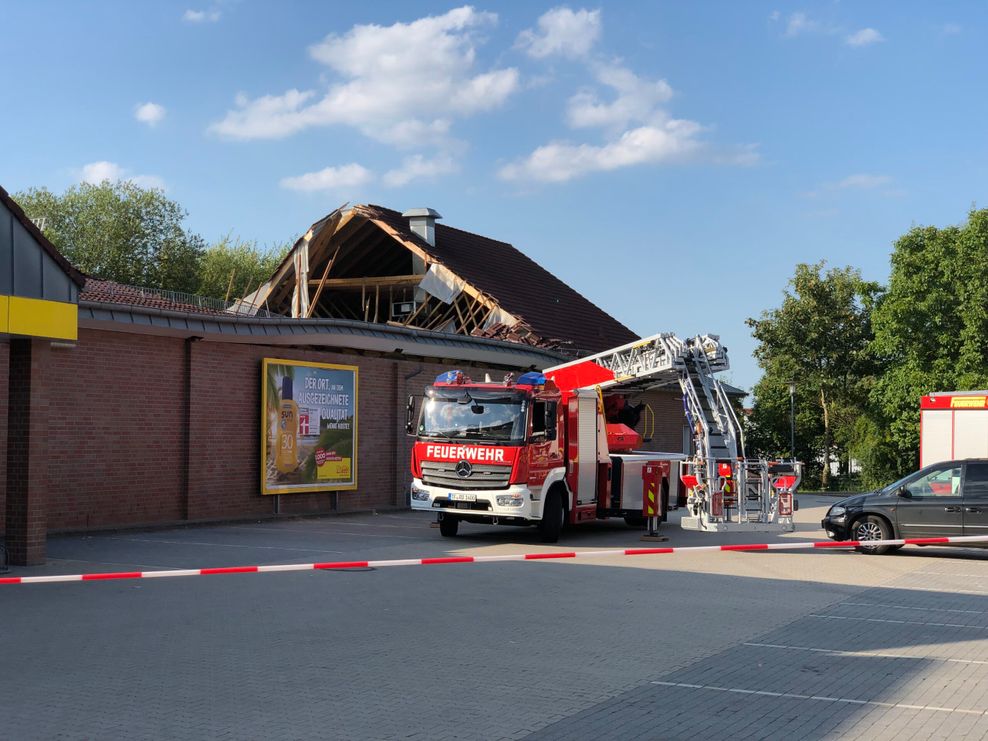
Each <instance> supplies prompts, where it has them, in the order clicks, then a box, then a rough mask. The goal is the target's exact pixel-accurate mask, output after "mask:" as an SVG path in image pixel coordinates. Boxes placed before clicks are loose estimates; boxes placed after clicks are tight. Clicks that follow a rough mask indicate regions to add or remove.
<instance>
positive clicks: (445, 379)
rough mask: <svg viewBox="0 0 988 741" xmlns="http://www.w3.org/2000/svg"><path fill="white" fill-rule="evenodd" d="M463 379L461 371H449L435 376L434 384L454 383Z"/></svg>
mask: <svg viewBox="0 0 988 741" xmlns="http://www.w3.org/2000/svg"><path fill="white" fill-rule="evenodd" d="M461 378H463V371H458V370H451V371H446V372H445V373H440V374H439V375H438V376H436V383H456V382H457V381H459V380H460V379H461Z"/></svg>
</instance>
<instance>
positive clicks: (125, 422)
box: [0, 189, 683, 564]
mask: <svg viewBox="0 0 988 741" xmlns="http://www.w3.org/2000/svg"><path fill="white" fill-rule="evenodd" d="M377 216H380V217H381V218H384V217H386V220H387V221H388V223H389V224H390V226H391V228H392V229H393V230H394V231H396V232H399V231H401V229H402V224H401V223H400V221H399V220H400V218H401V217H400V216H399V215H398V214H397V212H391V211H384V210H380V211H379V213H378V214H377ZM375 228H376V227H375ZM447 229H449V231H445V230H447ZM444 232H445V233H446V235H447V236H448V237H449V240H450V242H449V245H448V246H447V250H446V252H442V250H443V248H444V245H443V235H444ZM454 232H455V234H454ZM408 234H411V235H412V236H411V237H409V236H408ZM408 234H404V235H401V236H402V238H403V239H408V240H409V241H411V242H413V243H415V240H416V239H418V237H416V236H415V233H414V232H411V230H409V231H408ZM465 234H468V233H466V232H459V230H452V229H450V228H448V227H442V228H440V229H438V230H437V234H436V237H435V244H434V245H429V249H430V250H432V251H434V252H436V253H438V254H442V255H443V256H444V258H445V259H446V262H444V265H445V266H446V267H447V268H449V265H450V264H455V263H456V262H457V259H460V260H461V263H460V264H461V266H466V267H463V271H464V272H469V271H470V270H471V269H472V268H470V267H469V265H470V263H469V259H470V255H471V243H470V241H469V240H467V241H466V243H464V239H466V238H464V237H463V236H462V235H465ZM470 236H472V237H473V238H474V239H475V240H482V241H483V242H482V246H483V247H484V248H486V249H491V247H490V244H488V243H492V240H486V238H482V237H476V235H470ZM357 238H359V239H360V240H361V243H366V240H367V233H366V231H365V232H364V233H363V234H358V235H357ZM457 240H458V242H457V244H456V246H455V248H454V247H453V245H452V242H453V241H457ZM420 241H422V242H423V244H427V242H425V240H424V239H422V240H420ZM473 244H475V245H476V244H477V243H476V242H474V243H473ZM496 244H498V245H504V243H496ZM337 246H338V245H337ZM504 248H510V249H511V250H512V251H514V252H517V251H516V250H514V248H513V247H511V246H510V245H505V246H504ZM504 248H499V249H504ZM334 249H336V248H334ZM424 250H425V248H423V251H424ZM343 251H344V252H345V248H344V250H343ZM454 252H456V254H457V255H459V258H454V259H450V255H452V254H453V253H454ZM517 254H518V255H519V256H520V257H518V258H515V259H516V260H517V264H516V268H515V269H517V270H519V271H522V272H524V271H525V270H531V271H534V272H536V273H537V277H539V278H540V279H541V280H540V281H538V282H536V283H535V284H530V283H526V280H529V279H530V276H526V275H524V274H519V275H518V276H517V277H516V278H515V279H514V280H510V279H505V278H504V276H498V278H497V279H487V280H486V281H485V277H484V275H483V274H482V273H480V272H478V273H471V274H470V276H469V280H466V279H464V283H465V284H468V285H470V286H471V288H472V289H473V290H474V293H473V294H472V295H471V296H470V298H471V300H472V301H477V302H478V305H480V306H486V307H488V308H489V309H491V314H492V316H496V317H499V318H504V317H505V316H508V315H510V316H511V317H513V318H516V319H518V318H523V320H524V321H525V323H526V325H527V326H528V328H529V330H532V328H533V327H534V328H535V329H534V330H533V331H532V332H530V333H528V334H527V336H528V337H529V338H531V336H532V334H535V335H536V336H537V337H538V338H541V337H542V335H543V334H549V333H551V334H552V336H553V338H554V340H555V341H554V342H553V343H552V344H551V345H549V343H546V342H534V343H532V341H531V339H529V342H528V343H526V342H525V341H524V339H522V341H515V342H509V341H504V340H503V339H492V338H490V337H484V336H476V334H485V333H487V334H495V335H496V334H497V333H498V332H501V333H502V336H509V335H510V331H509V330H506V329H505V327H504V323H503V322H495V323H493V324H487V326H486V327H484V326H480V325H481V324H482V323H481V322H480V321H479V320H478V321H477V322H474V324H475V325H476V326H475V327H474V329H475V330H476V329H478V328H479V330H480V331H475V332H472V333H471V334H466V333H464V332H462V331H458V330H457V329H453V330H452V331H451V329H450V327H448V326H447V327H445V328H444V329H445V331H436V330H428V329H423V328H420V327H415V326H414V325H412V326H409V325H408V324H403V323H401V322H396V321H387V320H384V321H382V318H383V317H382V312H381V311H379V310H378V306H377V304H375V305H374V310H375V314H376V316H375V317H373V318H370V317H368V318H367V320H366V321H365V320H363V318H362V319H360V320H358V319H353V318H350V319H347V318H341V317H340V316H331V315H328V314H329V313H330V312H323V313H322V315H321V316H320V315H319V314H315V315H310V316H309V318H299V317H295V318H293V317H291V316H276V315H271V314H270V313H269V312H266V311H264V310H263V309H261V308H260V307H261V305H263V302H259V303H258V302H250V303H249V304H245V303H244V302H240V303H238V304H237V305H236V306H235V307H233V309H234V310H231V307H222V306H214V305H210V302H208V301H200V300H198V299H194V298H191V297H184V296H176V295H169V294H167V293H164V292H160V291H147V290H142V289H137V288H132V287H127V286H121V285H119V284H114V283H110V282H107V281H100V280H95V279H92V278H86V277H85V276H82V275H81V274H80V273H79V272H78V271H76V270H74V269H73V268H72V267H71V266H70V265H69V264H68V263H67V262H66V261H65V260H64V258H62V257H61V256H60V255H59V254H58V252H57V250H56V249H55V248H54V247H53V246H52V245H51V244H50V243H49V242H48V240H46V239H45V238H44V236H43V235H42V234H41V233H40V231H39V230H38V229H37V228H35V227H34V225H33V224H32V223H31V222H30V220H29V219H28V218H27V217H26V215H25V214H24V213H23V212H22V211H21V209H20V208H19V207H18V206H17V204H16V203H14V202H13V201H12V200H11V199H10V198H9V197H8V196H7V194H6V192H4V191H3V190H2V189H0V300H2V299H8V300H7V301H2V302H0V317H3V321H4V323H3V324H0V384H2V385H0V533H4V535H5V541H6V546H7V549H8V551H9V555H10V559H11V562H12V563H21V564H32V563H41V562H43V561H44V558H45V536H46V533H48V532H52V531H64V530H78V529H92V528H105V527H118V526H136V525H158V524H169V523H181V522H201V521H208V520H219V519H236V518H248V517H250V518H254V517H268V516H274V515H296V514H303V513H338V512H348V511H354V510H370V509H388V508H402V507H405V506H406V492H407V487H408V483H409V480H410V475H409V473H408V459H409V455H410V449H411V440H410V439H409V438H407V437H406V436H405V433H404V407H405V399H406V398H407V396H408V395H409V394H417V393H421V391H422V389H423V387H424V386H425V385H426V384H427V383H429V382H431V380H432V379H433V378H434V377H435V376H436V375H437V374H438V373H439V372H441V371H443V370H448V369H449V368H450V367H457V368H464V369H466V370H467V372H468V373H470V374H474V375H479V376H482V375H483V374H484V373H485V372H488V371H489V372H491V373H492V375H493V374H495V373H498V374H503V373H504V372H505V371H508V370H510V371H518V370H527V369H530V368H533V367H534V368H544V367H547V366H550V365H554V364H556V363H559V362H562V361H564V360H566V359H567V358H568V357H569V356H570V355H571V354H572V352H573V350H572V347H573V345H574V343H576V344H578V345H580V348H579V349H580V350H582V351H583V352H586V351H587V350H588V349H593V350H598V349H603V348H605V347H608V346H613V345H617V344H621V343H623V342H627V341H629V339H634V337H635V336H634V334H633V333H631V331H630V330H628V329H627V328H626V327H623V325H620V324H619V323H618V322H617V321H616V320H614V319H613V318H611V317H610V316H608V315H607V314H606V313H604V312H603V311H601V310H600V309H599V308H597V307H596V306H594V305H593V304H592V303H590V302H589V301H587V300H586V299H585V298H583V297H582V296H580V295H579V294H577V293H576V292H575V291H573V290H572V289H571V288H569V287H568V286H565V284H562V283H561V282H560V281H558V279H556V278H554V277H552V276H551V275H550V274H548V273H547V272H546V271H544V269H542V268H541V267H539V266H537V265H535V263H532V262H531V261H530V260H528V258H525V257H524V256H523V255H521V253H517ZM397 257H400V256H396V262H395V267H394V270H393V271H392V273H391V274H390V276H386V277H394V276H395V275H398V277H403V274H401V273H400V271H402V270H405V269H406V268H405V266H404V265H401V264H398V262H397ZM25 266H29V267H25ZM30 266H34V267H36V268H37V269H34V267H30ZM310 266H311V263H310ZM532 266H534V267H532ZM360 267H361V264H360V263H354V270H358V269H360ZM450 269H451V268H450ZM394 271H399V272H398V273H395V272H394ZM312 272H313V273H315V272H316V270H313V271H312ZM407 272H408V273H409V274H413V273H414V271H412V270H410V269H409V270H408V271H407ZM425 272H428V267H426V268H424V269H423V266H422V265H419V266H418V273H417V274H418V275H419V277H420V278H421V277H422V275H424V273H425ZM5 273H6V274H7V277H8V278H12V279H13V280H7V282H6V283H5V282H2V281H3V280H5V279H4V277H3V276H4V274H5ZM286 273H290V271H285V270H283V271H282V277H284V276H285V274H286ZM326 273H328V270H327V271H326ZM543 274H544V275H548V276H549V277H550V278H551V280H548V279H545V278H544V276H543ZM340 275H342V277H340V278H337V280H340V281H347V280H349V281H351V283H349V284H346V285H344V284H343V283H337V284H334V287H340V288H346V289H347V290H349V291H351V293H352V292H353V291H354V289H353V286H355V285H357V284H358V283H359V280H363V281H365V284H366V285H364V287H363V288H362V289H361V290H360V293H361V304H359V306H364V307H366V308H365V312H367V311H369V307H370V303H369V302H367V301H366V296H367V285H370V286H374V285H375V283H374V278H380V277H381V276H375V275H371V276H367V275H354V274H353V271H351V272H350V273H349V274H348V273H341V274H340ZM276 277H277V276H276ZM289 277H290V276H289ZM355 278H356V279H359V280H354V279H355ZM368 279H369V280H370V283H366V281H367V280H368ZM498 281H501V283H500V284H499V283H498ZM398 282H399V281H394V283H395V284H397V283H398ZM275 283H277V281H275ZM377 285H378V286H380V285H383V283H381V282H378V283H377ZM498 285H501V289H500V290H501V292H502V294H503V295H501V296H500V297H499V296H498V295H495V294H494V293H492V291H496V290H498V289H497V286H498ZM478 286H479V287H478ZM537 286H541V290H536V287H537ZM547 286H548V288H547ZM324 287H325V281H324ZM509 289H510V290H509ZM45 291H48V293H52V292H53V291H54V292H57V295H51V296H49V295H47V294H45ZM526 292H530V293H532V298H531V299H530V300H529V301H528V302H527V303H526V299H525V295H526ZM39 294H45V295H39ZM536 294H537V295H536ZM19 295H20V296H24V297H32V296H33V297H34V298H32V299H31V300H35V301H41V302H43V303H39V304H30V305H29V309H30V311H32V312H34V313H33V314H32V316H39V314H38V312H41V313H44V312H45V311H47V312H48V313H49V314H52V316H55V320H52V321H49V322H48V323H47V324H46V323H45V322H40V321H37V322H35V323H34V324H31V322H27V323H25V322H23V321H21V322H20V323H18V322H17V321H14V320H15V319H17V317H16V316H15V314H16V312H15V311H14V310H12V309H11V308H10V305H9V304H10V300H11V299H15V298H18V297H19ZM316 298H317V300H318V298H319V295H318V294H316ZM350 298H352V295H351V296H349V297H347V298H345V299H336V300H335V304H333V305H334V306H336V307H338V308H339V310H340V311H342V308H341V307H345V306H347V305H349V304H348V303H347V302H348V301H349V299H350ZM546 302H550V303H551V305H552V306H553V307H559V308H558V309H557V310H556V312H555V313H554V315H553V316H552V317H551V320H543V319H542V318H543V316H544V314H545V311H544V310H543V306H542V304H544V303H546ZM15 303H17V305H18V306H20V307H21V308H20V309H19V310H20V311H24V304H23V302H20V303H18V302H15ZM49 303H54V304H58V306H56V307H54V310H52V309H51V307H49V306H48V304H49ZM377 303H381V302H380V299H379V300H378V302H377ZM434 303H435V302H434ZM436 305H438V304H436ZM546 305H548V304H546ZM470 306H472V304H471V305H468V304H467V303H466V302H464V303H463V305H462V308H461V309H460V311H461V315H462V312H463V311H469V310H471V309H470ZM492 307H497V308H498V309H500V310H501V313H500V314H496V313H495V312H494V311H493V309H492ZM433 308H435V307H433ZM440 308H441V307H440ZM567 310H572V312H573V313H572V314H571V316H577V317H578V318H579V322H578V323H574V324H573V325H572V327H573V329H572V331H570V332H568V333H567V324H566V322H565V321H562V320H561V319H560V317H565V316H566V312H567ZM478 311H479V309H478V310H476V311H475V313H474V316H478V314H477V312H478ZM59 312H61V313H59ZM76 312H77V314H76ZM69 315H71V319H73V320H74V319H75V317H76V316H77V317H78V319H77V324H74V326H72V327H71V331H70V330H69V328H67V324H66V322H67V319H66V317H67V316H69ZM374 319H377V321H374ZM59 322H61V323H60V324H59ZM492 328H493V331H492V332H490V331H488V330H491V329H492ZM460 329H462V328H460ZM509 329H510V328H509ZM657 329H658V328H657ZM567 334H568V335H569V336H567ZM515 339H516V340H518V339H519V338H515ZM547 345H549V346H547ZM586 345H594V346H593V347H583V346H586ZM567 353H569V354H567ZM263 358H280V359H287V360H300V361H316V362H325V363H340V364H346V365H353V366H357V367H358V368H359V386H360V389H359V406H358V417H359V427H358V429H359V435H358V440H357V445H358V448H359V455H358V458H357V461H358V463H357V467H358V475H357V482H358V488H356V489H355V490H352V491H323V492H317V493H295V494H289V495H279V496H262V494H261V491H260V469H261V450H260V444H259V440H260V439H261V424H262V423H261V416H262V415H261V386H262V380H261V361H262V359H263ZM645 396H646V397H647V400H648V401H649V403H650V404H651V406H652V407H653V409H654V410H655V413H656V419H657V422H656V425H655V433H654V438H653V440H652V442H651V444H650V447H651V448H653V449H660V450H670V451H681V450H683V417H682V406H681V400H680V397H679V395H678V394H674V393H668V392H650V393H648V394H646V395H645Z"/></svg>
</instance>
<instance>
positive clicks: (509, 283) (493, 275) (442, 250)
mask: <svg viewBox="0 0 988 741" xmlns="http://www.w3.org/2000/svg"><path fill="white" fill-rule="evenodd" d="M366 208H367V210H368V211H369V212H373V213H374V214H375V216H376V217H377V218H378V219H380V220H381V221H384V222H385V223H387V224H388V225H389V226H390V227H391V228H392V229H394V230H395V231H396V232H398V233H399V234H401V236H402V237H403V238H404V239H406V240H408V241H411V242H414V243H415V244H417V245H418V247H419V248H420V249H421V250H423V251H424V252H427V253H429V254H430V255H431V256H432V257H433V258H434V259H435V260H436V261H437V262H440V263H442V264H443V265H445V266H446V267H447V268H449V269H450V270H452V271H453V272H454V273H456V274H457V275H458V276H460V277H461V278H463V279H464V280H466V281H467V282H469V283H471V284H472V285H473V286H475V287H476V288H478V289H479V290H481V291H483V292H484V293H486V294H488V295H489V296H490V297H491V298H493V299H494V300H495V301H497V303H498V304H499V305H500V306H501V307H502V308H503V309H505V310H506V311H508V312H510V313H511V314H513V315H514V316H515V317H517V318H518V319H519V320H521V321H522V322H524V323H525V324H527V325H528V326H529V327H531V328H532V329H533V330H534V331H535V332H536V334H538V335H539V336H540V337H542V338H543V339H545V340H550V341H551V340H562V341H563V342H564V343H567V344H569V343H572V345H573V347H574V349H576V350H577V351H578V352H580V353H581V354H583V353H586V352H591V353H592V352H600V351H602V350H606V349H607V348H610V347H616V346H617V345H623V344H626V343H628V342H632V341H634V340H637V339H638V335H637V334H635V333H634V332H632V331H631V330H630V329H628V328H627V327H626V326H624V325H623V324H621V322H619V321H618V320H617V319H615V318H614V317H612V316H611V315H610V314H608V313H607V312H606V311H604V310H603V309H601V308H600V307H599V306H597V305H595V304H594V303H593V302H591V301H590V300H589V299H588V298H586V297H585V296H583V295H582V294H580V293H578V292H577V291H575V290H574V289H573V288H571V287H570V286H568V285H567V284H566V283H563V281H561V280H560V279H559V278H557V277H556V276H555V275H553V274H552V273H550V272H549V271H548V270H546V269H545V268H543V267H542V266H541V265H539V264H538V263H537V262H535V261H534V260H532V259H531V258H530V257H528V256H527V255H525V254H524V253H523V252H521V251H520V250H518V249H516V248H515V247H514V246H513V245H510V244H508V243H507V242H499V241H498V240H496V239H491V238H489V237H483V236H481V235H479V234H473V233H471V232H467V231H464V230H462V229H456V228H454V227H451V226H446V225H445V224H442V223H437V224H436V244H435V246H432V245H430V244H429V243H428V242H426V241H425V240H424V239H422V238H421V237H419V236H418V235H417V234H415V233H414V232H412V231H411V230H410V229H409V226H408V220H407V219H405V218H403V217H402V215H401V214H400V213H399V212H398V211H395V210H393V209H390V208H385V207H383V206H375V205H371V206H367V207H366ZM492 329H496V325H495V327H492Z"/></svg>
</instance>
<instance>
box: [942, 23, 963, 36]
mask: <svg viewBox="0 0 988 741" xmlns="http://www.w3.org/2000/svg"><path fill="white" fill-rule="evenodd" d="M962 30H963V29H962V28H961V24H959V23H944V24H943V25H942V26H941V27H940V33H941V34H942V35H944V36H956V35H957V34H959V33H960V32H961V31H962Z"/></svg>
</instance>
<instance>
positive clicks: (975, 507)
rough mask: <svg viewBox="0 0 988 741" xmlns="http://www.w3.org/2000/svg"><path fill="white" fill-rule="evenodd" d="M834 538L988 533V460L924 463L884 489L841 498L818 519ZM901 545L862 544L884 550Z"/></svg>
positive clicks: (864, 549)
mask: <svg viewBox="0 0 988 741" xmlns="http://www.w3.org/2000/svg"><path fill="white" fill-rule="evenodd" d="M820 524H821V525H822V526H823V529H824V530H826V531H827V536H828V537H830V538H833V539H834V540H858V541H867V540H894V539H899V538H941V537H944V536H951V535H955V536H956V535H986V536H988V460H985V459H971V460H961V461H946V462H943V463H934V464H932V465H929V466H926V468H923V469H921V470H919V471H917V472H916V473H911V474H909V475H908V476H906V477H905V478H903V479H899V480H898V481H895V482H893V483H891V484H889V485H888V486H886V487H885V488H884V489H879V490H878V491H875V492H871V493H869V494H859V495H857V496H853V497H848V498H847V499H842V500H840V501H839V502H837V503H836V504H835V505H834V506H832V507H831V508H830V509H829V510H828V511H827V515H826V517H824V518H823V521H822V522H821V523H820ZM898 548H901V546H890V545H883V546H870V547H869V546H862V547H861V548H859V549H858V550H860V551H861V552H862V553H873V554H879V553H887V552H888V551H891V550H896V549H898Z"/></svg>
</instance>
